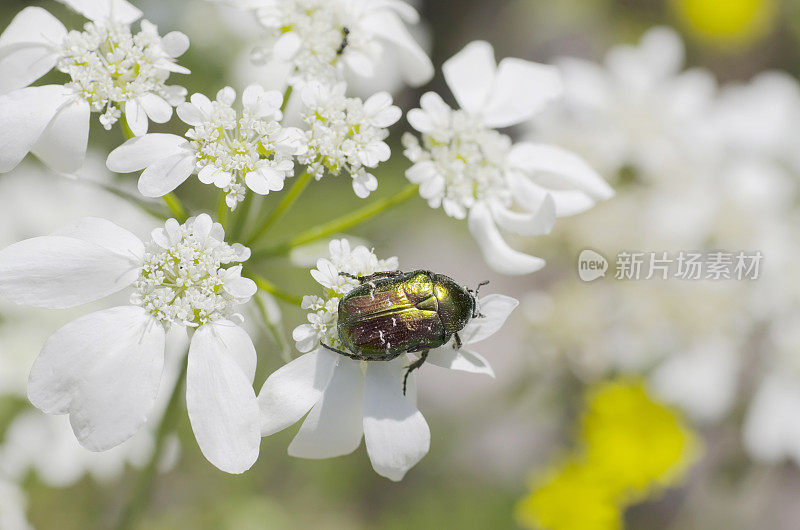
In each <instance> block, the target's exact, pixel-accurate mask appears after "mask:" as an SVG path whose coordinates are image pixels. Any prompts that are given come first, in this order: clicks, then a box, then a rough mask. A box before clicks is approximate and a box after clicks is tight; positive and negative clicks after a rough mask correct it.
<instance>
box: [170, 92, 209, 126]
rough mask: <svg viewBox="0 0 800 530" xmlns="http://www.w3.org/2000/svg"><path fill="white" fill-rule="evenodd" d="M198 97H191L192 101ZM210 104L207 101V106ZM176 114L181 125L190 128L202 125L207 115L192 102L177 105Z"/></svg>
mask: <svg viewBox="0 0 800 530" xmlns="http://www.w3.org/2000/svg"><path fill="white" fill-rule="evenodd" d="M198 95H200V94H195V95H194V96H192V101H194V100H195V99H196V96H198ZM204 97H205V96H204ZM210 104H211V102H210V101H209V105H210ZM176 112H177V113H178V117H179V118H180V119H181V121H182V122H183V123H185V124H186V125H191V126H192V127H196V126H198V125H202V124H203V122H204V121H206V119H207V114H206V113H205V112H204V111H203V110H202V109H201V108H200V107H199V106H198V105H196V104H195V103H194V102H192V103H181V104H180V105H178V107H177V109H176Z"/></svg>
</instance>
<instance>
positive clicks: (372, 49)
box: [228, 0, 433, 85]
mask: <svg viewBox="0 0 800 530" xmlns="http://www.w3.org/2000/svg"><path fill="white" fill-rule="evenodd" d="M228 2H229V3H233V4H236V3H237V2H236V1H235V0H228ZM255 6H256V7H255V13H256V17H257V19H258V21H259V22H260V24H261V25H262V26H263V28H264V29H265V30H266V40H265V42H264V43H263V45H262V48H261V49H259V50H256V52H255V53H254V56H255V57H257V58H262V59H263V57H262V56H264V55H266V56H267V57H274V58H276V59H278V60H281V61H284V62H287V63H289V64H290V65H291V67H292V70H293V72H294V74H293V75H292V76H291V78H290V80H289V81H290V82H291V83H293V84H298V83H299V84H305V83H307V82H309V81H312V82H322V83H326V84H334V83H336V82H337V81H339V80H341V79H342V78H343V77H344V75H345V74H346V73H347V72H353V73H355V74H357V75H360V76H362V77H373V76H374V75H375V74H376V69H377V66H378V64H379V62H380V61H381V60H384V59H385V48H386V47H387V46H388V47H392V48H395V49H397V50H398V52H399V53H400V54H401V56H402V57H403V60H402V65H401V69H402V70H403V75H404V77H405V78H406V80H407V81H408V82H410V83H411V84H414V85H421V84H423V83H425V82H427V81H428V80H430V78H431V77H433V66H432V65H431V62H430V59H428V57H427V55H426V54H425V52H424V51H423V50H422V49H421V48H420V46H419V45H418V44H417V43H416V41H415V40H414V38H413V37H412V36H411V35H410V34H409V32H408V30H407V29H406V27H405V25H404V23H403V21H405V22H408V23H412V24H415V23H417V22H418V21H419V15H418V14H417V12H416V11H415V10H414V8H413V7H411V6H410V5H408V4H406V3H405V2H373V1H370V0H262V1H259V2H257V3H256V4H255Z"/></svg>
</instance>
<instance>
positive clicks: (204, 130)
mask: <svg viewBox="0 0 800 530" xmlns="http://www.w3.org/2000/svg"><path fill="white" fill-rule="evenodd" d="M190 101H191V102H188V103H182V104H181V105H180V106H179V107H178V116H179V117H180V119H181V120H183V122H184V123H186V124H187V125H190V126H191V127H192V128H191V129H189V131H188V132H187V133H186V136H185V137H183V136H177V135H175V134H147V135H145V136H142V137H139V138H132V139H130V140H128V141H127V142H125V143H124V144H123V145H121V146H120V147H118V148H117V149H115V150H114V151H112V152H111V154H110V155H109V156H108V161H107V165H108V168H109V169H110V170H112V171H116V172H118V173H130V172H133V171H141V170H142V169H143V170H144V171H143V172H142V175H141V177H140V178H139V191H140V192H141V193H142V194H143V195H145V196H147V197H160V196H162V195H166V194H167V193H169V192H171V191H172V190H174V189H175V188H177V187H178V186H180V185H181V184H182V183H183V181H185V180H186V179H187V178H189V176H190V175H191V174H193V173H197V176H198V178H199V179H200V181H201V182H203V183H204V184H213V185H215V186H216V187H218V188H220V189H222V190H223V191H225V193H226V197H225V201H226V203H227V204H228V207H229V208H231V209H232V210H233V209H235V208H236V205H237V204H239V202H241V201H242V200H243V199H244V197H245V193H246V190H247V188H250V190H252V191H253V192H255V193H258V194H260V195H267V194H268V193H269V192H271V191H279V190H282V189H283V183H284V180H285V179H286V177H291V176H293V175H294V156H295V155H299V154H301V153H303V152H304V151H305V150H306V147H305V135H304V133H303V132H302V131H300V130H299V129H296V128H293V127H283V126H281V124H280V120H281V119H282V117H283V116H282V113H281V110H280V108H281V103H282V102H283V96H282V95H281V93H280V92H277V91H269V92H267V91H265V90H264V89H263V88H262V87H260V86H258V85H251V86H248V87H247V88H245V90H244V93H243V94H242V111H241V112H238V111H236V110H235V109H234V108H233V104H234V102H235V101H236V92H235V91H234V90H233V89H232V88H231V87H225V88H223V89H222V90H220V91H219V92H218V93H217V99H216V100H215V101H211V100H210V99H208V98H207V97H206V96H204V95H203V94H194V95H193V96H192V97H191V100H190Z"/></svg>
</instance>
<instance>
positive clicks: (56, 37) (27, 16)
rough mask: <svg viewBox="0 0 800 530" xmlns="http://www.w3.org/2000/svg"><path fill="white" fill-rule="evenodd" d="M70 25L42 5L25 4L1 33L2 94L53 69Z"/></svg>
mask: <svg viewBox="0 0 800 530" xmlns="http://www.w3.org/2000/svg"><path fill="white" fill-rule="evenodd" d="M66 35H67V28H65V27H64V24H62V23H61V22H59V20H58V19H56V18H55V17H54V16H53V15H51V14H50V13H48V12H47V11H45V10H44V9H42V8H41V7H26V8H25V9H23V10H22V11H20V12H19V14H17V16H16V17H14V19H13V20H12V21H11V24H9V25H8V27H7V28H6V29H5V31H3V34H2V35H0V94H5V93H7V92H11V91H12V90H16V89H19V88H23V87H26V86H28V85H30V84H31V83H33V82H34V81H36V80H37V79H39V78H40V77H42V76H43V75H44V74H46V73H47V72H49V71H50V70H52V69H53V67H54V66H55V65H56V63H57V62H58V53H57V52H56V50H55V48H54V47H53V44H60V43H61V41H62V40H64V37H66Z"/></svg>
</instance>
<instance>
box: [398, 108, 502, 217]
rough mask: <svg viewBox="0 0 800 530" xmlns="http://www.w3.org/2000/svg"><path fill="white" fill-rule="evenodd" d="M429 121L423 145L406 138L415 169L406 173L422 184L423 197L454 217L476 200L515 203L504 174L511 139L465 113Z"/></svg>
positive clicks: (452, 112) (463, 213)
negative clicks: (490, 199)
mask: <svg viewBox="0 0 800 530" xmlns="http://www.w3.org/2000/svg"><path fill="white" fill-rule="evenodd" d="M446 110H447V112H445V113H443V115H441V116H438V118H439V119H438V120H431V125H432V127H431V129H430V130H429V131H426V132H424V133H422V134H421V137H422V141H421V142H420V140H419V139H418V138H417V137H416V136H414V135H412V134H410V133H406V134H404V135H403V139H402V141H403V147H405V151H404V153H405V155H406V157H407V158H408V159H409V160H411V162H413V163H414V166H413V167H412V168H411V169H410V170H409V171H408V172H407V173H406V174H407V176H408V177H409V179H411V180H412V181H414V182H416V183H421V186H420V195H421V196H422V197H423V198H425V199H426V200H427V201H428V204H429V205H430V206H431V207H432V208H439V207H440V206H441V207H442V208H443V209H444V211H445V212H446V213H447V215H449V216H450V217H454V218H456V219H463V218H464V217H466V214H467V212H468V211H469V209H470V208H471V207H472V205H473V204H474V203H475V202H476V201H477V200H482V199H489V198H492V199H495V200H500V201H501V202H502V203H503V204H510V203H511V195H510V192H509V190H508V185H507V182H506V179H505V176H504V173H505V167H506V160H507V157H508V153H509V151H510V150H511V146H512V141H511V138H509V137H508V136H506V135H504V134H501V133H499V132H497V131H496V130H494V129H490V128H488V127H486V125H484V124H483V122H482V121H481V119H480V118H477V117H474V116H471V115H470V114H469V113H467V112H466V111H464V110H460V109H459V110H453V109H449V108H448V109H446Z"/></svg>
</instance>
